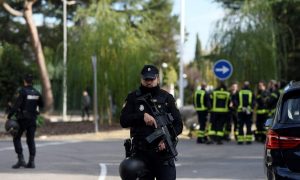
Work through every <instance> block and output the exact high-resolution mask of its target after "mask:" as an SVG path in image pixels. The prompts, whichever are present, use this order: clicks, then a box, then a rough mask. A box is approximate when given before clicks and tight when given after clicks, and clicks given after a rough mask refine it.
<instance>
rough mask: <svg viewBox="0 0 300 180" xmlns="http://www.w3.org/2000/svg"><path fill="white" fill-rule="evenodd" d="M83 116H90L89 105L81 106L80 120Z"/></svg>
mask: <svg viewBox="0 0 300 180" xmlns="http://www.w3.org/2000/svg"><path fill="white" fill-rule="evenodd" d="M85 116H87V118H88V119H89V117H90V107H89V106H84V107H83V108H82V111H81V117H82V120H83V119H84V117H85Z"/></svg>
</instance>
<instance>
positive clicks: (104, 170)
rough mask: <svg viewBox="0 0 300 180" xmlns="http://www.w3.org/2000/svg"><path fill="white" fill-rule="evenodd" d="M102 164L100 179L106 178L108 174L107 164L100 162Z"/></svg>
mask: <svg viewBox="0 0 300 180" xmlns="http://www.w3.org/2000/svg"><path fill="white" fill-rule="evenodd" d="M99 166H100V175H99V178H98V180H105V177H106V174H107V168H106V165H105V164H103V163H99Z"/></svg>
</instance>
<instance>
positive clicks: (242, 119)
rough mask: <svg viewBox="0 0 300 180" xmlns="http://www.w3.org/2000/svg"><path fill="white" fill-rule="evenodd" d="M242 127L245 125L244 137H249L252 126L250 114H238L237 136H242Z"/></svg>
mask: <svg viewBox="0 0 300 180" xmlns="http://www.w3.org/2000/svg"><path fill="white" fill-rule="evenodd" d="M244 125H246V135H251V134H252V131H251V126H252V114H246V113H244V112H239V113H238V126H239V135H244V134H245V133H244Z"/></svg>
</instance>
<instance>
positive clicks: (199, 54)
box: [195, 33, 202, 64]
mask: <svg viewBox="0 0 300 180" xmlns="http://www.w3.org/2000/svg"><path fill="white" fill-rule="evenodd" d="M201 59H202V46H201V42H200V39H199V36H198V33H197V35H196V49H195V61H196V62H198V64H199V62H200V61H201Z"/></svg>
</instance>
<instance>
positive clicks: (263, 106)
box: [255, 81, 269, 142]
mask: <svg viewBox="0 0 300 180" xmlns="http://www.w3.org/2000/svg"><path fill="white" fill-rule="evenodd" d="M268 98H269V93H268V91H267V89H266V85H265V83H264V82H263V81H260V82H258V91H257V95H256V123H255V124H256V131H255V140H256V141H258V142H264V141H265V138H266V135H265V134H266V130H265V128H264V124H265V122H266V120H267V118H268V113H269V110H268V104H267V102H268Z"/></svg>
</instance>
